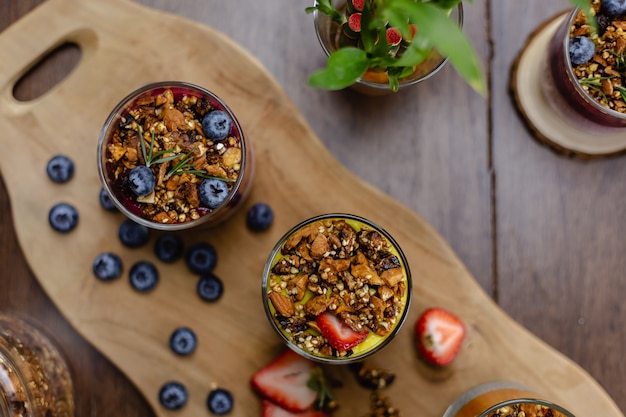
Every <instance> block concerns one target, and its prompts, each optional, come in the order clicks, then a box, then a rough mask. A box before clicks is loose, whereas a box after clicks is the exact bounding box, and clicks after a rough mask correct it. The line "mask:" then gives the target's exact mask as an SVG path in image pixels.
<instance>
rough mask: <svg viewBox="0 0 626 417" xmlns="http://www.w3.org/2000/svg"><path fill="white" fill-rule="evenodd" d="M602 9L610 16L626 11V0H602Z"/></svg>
mask: <svg viewBox="0 0 626 417" xmlns="http://www.w3.org/2000/svg"><path fill="white" fill-rule="evenodd" d="M602 10H603V11H605V12H606V13H607V14H610V15H611V16H621V15H623V14H624V13H626V0H602Z"/></svg>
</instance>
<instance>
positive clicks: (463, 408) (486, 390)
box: [443, 381, 575, 417]
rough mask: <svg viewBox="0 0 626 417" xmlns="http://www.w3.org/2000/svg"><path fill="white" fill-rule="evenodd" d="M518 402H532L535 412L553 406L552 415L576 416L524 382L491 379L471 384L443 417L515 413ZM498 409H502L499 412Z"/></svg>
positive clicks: (491, 416)
mask: <svg viewBox="0 0 626 417" xmlns="http://www.w3.org/2000/svg"><path fill="white" fill-rule="evenodd" d="M517 405H520V406H524V405H531V406H532V408H533V409H532V411H533V413H534V412H536V411H537V410H538V407H541V408H544V409H547V410H552V414H551V415H552V417H575V416H574V414H573V413H571V412H570V411H568V410H566V409H564V408H563V407H561V406H559V405H557V404H554V403H553V402H551V401H548V400H545V399H543V396H540V395H538V394H536V393H534V392H532V391H531V390H529V389H528V388H526V387H524V386H523V385H521V384H518V383H513V382H509V381H493V382H487V383H484V384H480V385H477V386H475V387H473V388H470V389H469V390H467V391H466V392H464V393H463V394H461V395H460V396H459V397H458V398H457V399H456V400H454V401H453V402H452V404H450V406H449V407H448V408H447V409H446V411H445V412H444V414H443V417H493V416H495V415H501V414H503V413H504V415H512V412H511V411H512V410H510V408H512V407H515V406H517ZM507 408H508V410H507ZM502 409H504V410H502ZM498 411H500V412H501V413H499V414H498V413H497V412H498ZM533 415H534V414H533Z"/></svg>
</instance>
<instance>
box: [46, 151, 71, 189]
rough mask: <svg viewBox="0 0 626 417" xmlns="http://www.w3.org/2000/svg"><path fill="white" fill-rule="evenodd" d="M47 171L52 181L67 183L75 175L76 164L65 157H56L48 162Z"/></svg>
mask: <svg viewBox="0 0 626 417" xmlns="http://www.w3.org/2000/svg"><path fill="white" fill-rule="evenodd" d="M46 171H47V172H48V177H49V178H50V179H51V180H52V181H54V182H58V183H63V182H67V181H69V180H70V179H71V178H72V176H73V175H74V162H73V161H72V160H71V159H70V158H68V157H67V156H65V155H56V156H53V157H52V158H51V159H50V160H49V161H48V165H47V166H46Z"/></svg>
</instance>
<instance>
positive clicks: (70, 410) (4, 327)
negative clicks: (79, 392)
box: [0, 313, 75, 417]
mask: <svg viewBox="0 0 626 417" xmlns="http://www.w3.org/2000/svg"><path fill="white" fill-rule="evenodd" d="M74 407H75V406H74V388H73V384H72V378H71V374H70V371H69V368H68V365H67V363H66V361H65V359H64V358H63V356H62V354H61V352H60V351H59V349H58V347H57V346H56V345H55V344H54V342H52V341H51V339H50V338H49V336H47V335H46V334H44V333H43V332H42V331H41V330H39V329H38V328H37V327H35V326H34V325H33V323H29V322H26V321H25V320H24V319H22V318H19V317H16V316H13V315H7V314H3V313H0V415H1V416H7V417H13V416H16V417H17V416H20V417H73V416H74Z"/></svg>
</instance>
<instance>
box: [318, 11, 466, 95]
mask: <svg viewBox="0 0 626 417" xmlns="http://www.w3.org/2000/svg"><path fill="white" fill-rule="evenodd" d="M333 3H334V4H335V7H336V8H338V10H341V7H345V4H346V0H333ZM314 4H317V0H316V1H315V3H314ZM450 18H451V19H452V20H456V22H457V23H458V25H459V27H463V4H462V3H459V4H458V6H457V7H455V8H454V9H453V10H452V12H451V13H450ZM313 22H314V24H315V33H316V34H317V39H318V40H319V42H320V45H321V46H322V49H323V50H324V53H325V54H326V56H330V54H331V53H333V52H334V51H336V50H337V49H338V48H339V45H338V34H339V32H340V27H339V25H338V24H337V23H336V22H334V21H333V19H332V18H331V17H330V16H328V15H325V14H324V13H320V12H319V11H318V10H314V11H313ZM446 62H448V59H447V58H444V57H443V56H441V54H439V53H438V52H437V51H436V50H434V49H433V50H432V51H431V53H430V54H429V55H428V57H426V59H425V60H424V61H423V62H422V63H420V64H419V65H417V67H416V68H415V71H414V72H413V74H411V75H410V76H408V77H406V78H403V79H401V80H399V86H398V92H400V91H402V90H405V89H406V88H407V87H410V86H412V85H415V84H418V83H420V82H422V81H425V80H427V79H429V78H430V77H432V76H433V75H435V74H436V73H437V72H439V70H441V68H443V66H444V65H445V64H446ZM350 88H351V89H353V90H354V91H357V92H359V93H362V94H365V95H369V96H381V95H386V94H391V93H393V91H392V90H391V88H390V87H389V81H388V79H387V76H386V74H385V73H384V72H377V71H373V70H368V71H366V73H365V74H364V75H363V77H361V78H359V79H358V80H357V81H356V83H354V84H353V85H351V86H350Z"/></svg>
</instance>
